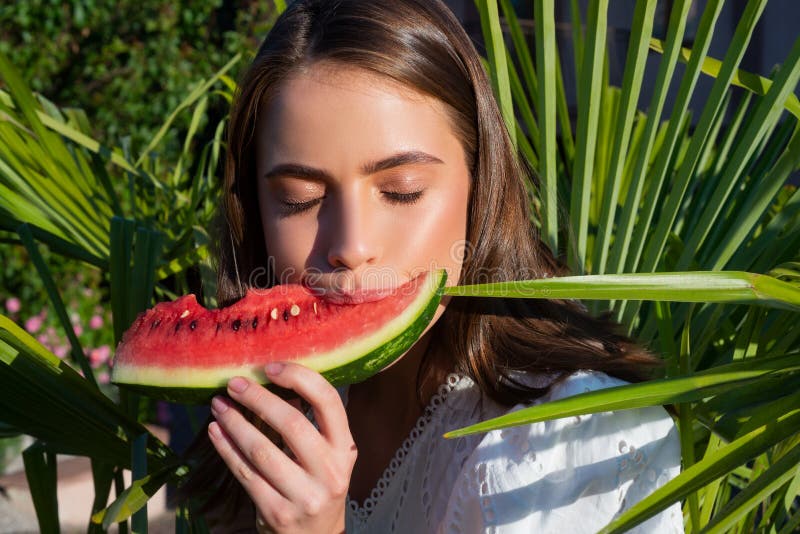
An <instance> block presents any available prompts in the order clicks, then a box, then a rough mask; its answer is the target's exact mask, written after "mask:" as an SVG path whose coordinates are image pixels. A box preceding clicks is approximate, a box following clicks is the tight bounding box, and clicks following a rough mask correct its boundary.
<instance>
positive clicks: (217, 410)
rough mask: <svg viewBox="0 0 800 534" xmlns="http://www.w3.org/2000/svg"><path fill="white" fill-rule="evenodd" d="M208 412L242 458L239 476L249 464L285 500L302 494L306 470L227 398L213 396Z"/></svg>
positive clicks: (308, 479)
mask: <svg viewBox="0 0 800 534" xmlns="http://www.w3.org/2000/svg"><path fill="white" fill-rule="evenodd" d="M211 413H212V414H213V415H214V417H215V418H216V420H217V423H218V426H219V427H220V428H221V429H222V431H223V432H222V434H221V435H222V436H223V437H227V438H228V442H229V443H230V445H231V446H233V447H235V448H236V449H237V450H238V453H239V454H238V456H239V457H240V458H241V459H242V460H243V461H242V462H238V463H237V464H236V469H240V470H242V473H241V474H242V476H244V475H245V474H248V471H247V469H248V468H249V469H250V470H251V471H255V473H256V474H257V475H258V476H259V477H261V478H263V480H265V481H266V482H267V483H268V484H270V485H271V486H272V487H274V488H275V489H276V490H277V491H278V492H279V493H280V494H281V495H282V496H283V497H285V498H286V499H288V500H289V501H297V500H298V499H299V498H302V497H303V496H304V494H305V492H306V491H307V489H308V487H309V486H308V485H309V484H310V483H311V479H310V477H309V475H308V473H306V472H305V471H304V470H303V469H302V468H301V467H300V466H299V465H297V463H296V462H294V461H293V460H292V459H290V458H289V457H288V456H286V454H285V453H284V452H283V451H281V450H280V449H279V448H278V447H277V446H276V445H275V444H274V443H272V441H270V440H269V439H267V437H266V436H264V434H262V433H261V432H260V431H259V430H258V429H257V428H255V427H254V426H253V425H252V424H251V423H250V422H249V421H247V419H245V418H244V416H243V415H242V414H241V413H240V412H239V410H237V409H236V408H234V407H233V405H232V403H231V402H230V401H229V400H227V399H223V398H222V397H214V399H213V400H212V401H211ZM312 429H313V427H312ZM209 432H210V430H209ZM315 432H316V430H315ZM231 470H232V471H233V468H231ZM234 472H236V471H234Z"/></svg>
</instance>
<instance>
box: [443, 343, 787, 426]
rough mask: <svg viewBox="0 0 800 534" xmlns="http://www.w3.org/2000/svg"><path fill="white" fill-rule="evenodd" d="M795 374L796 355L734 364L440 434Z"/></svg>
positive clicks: (652, 402)
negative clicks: (783, 374)
mask: <svg viewBox="0 0 800 534" xmlns="http://www.w3.org/2000/svg"><path fill="white" fill-rule="evenodd" d="M798 369H800V358H798V356H797V355H796V354H795V355H788V356H780V357H774V358H759V359H757V360H751V361H745V362H737V363H732V364H728V365H722V366H719V367H715V368H713V369H709V370H707V371H702V372H698V373H695V374H694V375H691V376H688V377H680V378H665V379H660V380H651V381H649V382H643V383H638V384H631V385H624V386H616V387H611V388H606V389H602V390H597V391H591V392H588V393H582V394H580V395H575V396H574V397H568V398H565V399H560V400H557V401H553V402H548V403H545V404H540V405H537V406H531V407H529V408H523V409H521V410H518V411H514V412H511V413H508V414H506V415H502V416H500V417H495V418H493V419H489V420H486V421H482V422H480V423H477V424H474V425H470V426H467V427H464V428H460V429H457V430H451V431H449V432H447V433H445V434H444V437H446V438H457V437H462V436H468V435H470V434H477V433H480V432H488V431H490V430H497V429H502V428H508V427H512V426H519V425H525V424H530V423H537V422H539V421H547V420H549V419H558V418H562V417H571V416H575V415H583V414H590V413H599V412H606V411H613V410H630V409H634V408H642V407H645V406H658V405H664V404H676V403H681V402H689V401H696V400H700V399H704V398H707V397H711V396H713V395H717V394H719V393H722V392H725V391H731V390H733V389H734V388H740V387H742V386H743V385H745V384H748V383H752V382H757V381H758V380H759V379H761V378H767V379H769V376H770V375H771V374H775V373H777V374H782V373H790V372H795V371H797V370H798Z"/></svg>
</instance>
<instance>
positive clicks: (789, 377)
mask: <svg viewBox="0 0 800 534" xmlns="http://www.w3.org/2000/svg"><path fill="white" fill-rule="evenodd" d="M723 3H724V2H723V1H722V0H710V1H708V2H706V3H705V9H704V10H703V13H702V16H701V18H700V21H699V26H698V28H697V31H696V37H695V40H694V44H693V46H692V48H691V49H687V48H682V46H681V45H682V42H683V39H684V31H685V28H686V24H687V20H688V15H689V12H690V8H691V7H692V6H691V2H690V0H677V1H675V2H672V3H671V16H670V20H669V24H668V26H667V29H666V38H665V39H664V40H663V41H661V40H658V39H655V38H653V36H652V31H653V19H654V12H655V9H656V1H655V0H639V1H638V2H637V3H636V8H635V11H634V13H633V21H632V24H631V36H630V42H629V44H628V52H627V59H626V62H625V70H624V76H623V80H622V84H621V87H613V86H612V85H610V84H609V82H608V74H607V65H608V56H607V52H606V32H607V24H606V18H607V11H608V4H609V2H608V0H592V1H590V2H589V3H588V11H587V13H586V20H585V21H583V20H582V13H581V12H580V10H579V5H578V4H579V3H578V2H577V1H576V0H572V1H571V2H570V4H569V5H570V14H571V17H572V24H571V28H572V37H573V39H572V44H573V48H574V57H573V58H568V59H565V56H564V55H563V54H560V53H559V50H558V49H557V42H556V31H555V28H556V26H555V17H554V2H553V0H537V1H536V2H534V20H535V27H534V39H533V47H530V46H529V44H528V42H527V41H526V39H525V36H524V34H523V30H522V27H521V25H520V23H519V21H518V19H517V18H516V16H515V14H514V11H513V10H512V6H511V2H510V1H509V0H500V1H499V6H498V3H496V2H491V1H486V0H481V1H479V2H477V4H478V6H479V8H480V10H481V20H482V29H483V33H484V38H485V41H486V50H487V56H488V62H487V67H488V69H489V71H490V73H491V75H492V81H493V84H494V88H495V91H496V96H497V98H498V100H499V102H500V107H501V109H502V111H503V114H504V117H505V119H506V123H507V125H508V128H509V131H510V132H511V133H512V134H513V135H514V139H515V142H516V143H517V146H518V147H519V150H520V153H521V154H523V155H524V157H525V158H526V160H527V161H528V163H529V164H530V165H531V167H532V168H533V169H534V170H535V171H536V175H537V177H538V180H537V183H536V184H535V185H536V186H537V187H536V188H534V203H535V205H536V207H537V208H538V214H539V218H538V219H537V220H536V223H537V224H538V225H539V226H540V229H541V232H542V235H543V236H544V238H545V239H546V240H547V242H548V243H549V244H550V246H551V247H552V249H553V250H555V251H560V252H563V253H564V254H565V255H566V257H567V263H568V265H569V266H570V268H571V269H572V270H573V272H576V273H578V274H584V273H586V274H589V276H587V277H580V276H578V277H574V278H572V279H570V280H566V279H565V280H542V281H536V282H532V283H530V284H499V285H496V286H494V287H481V288H478V287H476V288H456V289H453V290H452V292H453V294H481V295H485V294H494V295H498V296H501V295H510V296H514V295H523V294H525V293H527V294H529V295H531V296H536V297H542V296H544V297H547V296H550V297H556V296H569V297H574V298H585V299H593V300H592V302H591V304H590V305H591V307H592V309H593V311H595V312H597V311H600V310H601V309H604V308H605V309H610V310H611V311H612V312H613V314H614V316H615V318H616V319H618V320H620V321H621V322H622V324H623V325H626V326H627V327H628V328H629V331H630V333H632V334H634V335H636V336H637V337H638V338H639V339H640V340H641V341H643V342H646V343H648V344H650V346H651V347H653V348H654V349H655V350H657V351H658V352H660V353H661V354H662V355H663V356H664V357H665V358H666V360H667V373H666V377H665V378H664V379H661V380H657V381H652V382H648V383H644V384H639V385H633V386H625V387H621V388H614V389H612V390H606V391H602V392H595V393H589V394H586V395H581V396H579V397H575V398H572V399H568V400H564V401H560V402H558V403H550V404H548V405H543V406H537V407H533V408H530V409H529V410H523V411H520V412H517V413H515V414H513V415H511V416H508V417H505V418H501V419H498V420H494V421H488V422H483V423H480V424H478V425H475V426H474V427H471V428H470V429H462V430H458V431H456V432H453V433H452V434H451V435H452V436H457V435H463V434H465V433H468V432H477V431H486V430H489V429H492V428H501V427H503V426H509V425H516V424H523V423H526V422H532V421H540V420H544V419H551V418H557V417H566V416H569V415H576V414H583V413H592V412H598V411H605V410H615V409H627V408H634V407H637V406H645V405H657V404H674V405H675V408H676V410H677V413H678V425H679V430H680V435H681V444H682V457H683V458H682V461H683V472H682V474H681V475H680V476H679V477H677V478H676V479H674V480H673V481H671V482H669V483H667V484H666V485H665V486H664V487H662V488H660V489H659V490H658V491H657V492H655V493H654V494H653V495H651V496H650V497H648V498H646V499H644V500H643V501H642V502H640V503H639V504H637V505H635V506H633V507H632V508H631V509H630V510H629V511H628V512H627V513H625V514H623V515H621V516H620V517H618V518H617V519H615V521H614V522H613V523H612V524H611V525H608V526H607V527H606V529H605V531H608V532H612V531H622V530H625V529H627V528H630V527H632V526H634V525H636V524H638V523H640V522H641V521H643V520H645V519H646V518H648V517H650V516H652V515H653V514H655V513H657V512H658V511H659V510H662V509H664V508H666V507H667V506H669V505H670V504H672V503H674V502H675V501H677V500H683V501H684V503H685V504H684V513H685V517H686V520H687V521H686V523H687V525H686V530H687V532H696V531H701V530H702V531H704V532H706V531H708V532H720V531H725V530H733V531H736V532H751V531H762V530H763V531H770V532H778V531H780V532H789V531H791V530H793V529H796V528H797V526H798V525H799V524H800V510H798V501H797V495H798V492H800V470H798V465H800V432H798V431H799V430H800V426H798V423H799V422H800V419H798V418H799V417H800V413H799V412H798V408H797V407H798V406H800V405H798V397H797V393H796V392H797V380H798V376H797V370H798V365H800V329H798V328H797V326H796V322H797V319H798V316H797V312H798V310H800V308H799V307H798V304H800V301H798V296H800V261H798V260H800V210H799V208H800V191H798V188H797V187H796V186H793V185H791V184H790V182H789V177H790V175H791V173H792V172H793V171H796V170H797V169H798V166H800V123H798V118H800V102H798V99H797V97H796V96H795V90H796V87H797V82H798V78H799V77H800V37H799V38H797V39H796V40H795V42H794V46H793V47H792V49H791V50H790V51H789V52H788V54H787V56H786V59H785V61H784V62H783V64H782V65H780V66H779V68H778V69H776V71H775V72H774V74H773V76H772V77H771V78H769V79H767V78H763V77H760V76H757V75H754V74H752V73H747V72H744V71H742V70H739V69H738V67H739V63H740V61H741V59H742V57H743V56H744V54H745V51H746V49H747V46H748V43H749V41H750V38H751V36H752V34H753V31H754V28H755V27H756V24H757V22H758V19H759V16H760V15H761V14H762V12H763V11H764V8H765V7H766V4H767V1H766V0H750V1H749V2H747V5H746V7H745V9H744V11H743V12H742V13H741V17H740V20H739V23H738V25H737V27H736V30H735V33H734V35H733V38H732V40H731V42H730V43H729V44H728V48H727V52H726V54H725V57H724V58H722V59H721V60H717V59H715V58H711V57H709V56H708V55H707V52H708V49H709V44H710V42H711V39H712V37H713V34H714V29H715V24H716V21H717V17H718V16H719V14H720V11H721V9H722V7H723ZM500 12H502V14H503V16H504V21H505V27H506V30H507V31H506V33H507V34H508V36H509V37H510V41H511V43H512V46H510V47H507V46H506V45H505V41H504V37H505V35H504V32H503V27H502V26H501V20H500ZM584 24H585V30H583V28H584ZM532 49H533V50H534V52H532V51H531V50H532ZM648 54H650V55H653V54H659V56H660V61H659V62H658V66H657V73H656V74H655V76H656V82H655V84H654V88H653V93H652V96H651V97H650V101H649V104H648V107H647V111H646V112H642V111H640V110H638V109H637V107H636V106H637V102H638V101H639V99H640V96H641V93H642V80H643V76H644V71H645V64H646V60H647V57H648ZM533 57H535V60H534V59H533ZM679 61H682V62H684V63H686V67H685V70H684V73H683V76H682V77H681V78H680V85H679V88H678V94H677V97H676V99H675V103H674V105H673V107H672V110H671V111H670V112H669V114H667V113H666V111H665V109H664V104H665V100H666V94H667V91H668V89H669V88H670V85H671V84H672V82H673V78H675V76H674V73H675V67H676V64H677V63H678V62H679ZM567 69H574V72H575V74H576V79H577V85H578V87H577V121H576V122H577V123H576V125H575V127H574V128H573V124H572V122H571V120H570V116H569V113H568V111H567V105H566V101H567V97H566V92H565V90H564V82H563V76H562V74H563V73H564V72H565V71H566V70H567ZM701 74H705V75H708V76H712V77H713V78H714V84H713V87H712V89H711V93H710V95H709V97H708V99H707V100H706V101H705V102H703V103H702V107H700V108H699V109H695V110H691V109H690V107H689V104H690V101H691V97H692V95H693V92H694V89H695V87H696V83H697V80H698V78H699V76H700V75H701ZM675 81H676V82H677V79H676V80H675ZM734 86H738V87H739V88H743V90H744V91H745V96H744V98H742V99H741V101H740V103H739V104H738V105H736V106H732V104H731V102H732V100H733V99H732V98H731V95H732V93H733V92H734V91H736V90H740V89H737V88H735V87H734ZM728 107H733V118H732V119H731V120H730V121H729V122H727V123H726V120H725V117H726V111H727V108H728ZM693 112H694V113H696V114H697V115H698V118H697V120H696V123H694V125H693V126H692V124H693V123H692V121H691V115H692V113H693ZM560 198H564V199H568V202H569V207H570V208H569V219H568V220H561V219H559V212H558V206H559V203H558V200H559V199H560ZM572 235H574V239H572ZM689 270H691V271H697V272H693V273H684V274H678V275H667V276H663V275H658V274H656V275H653V274H649V273H658V272H665V271H689ZM700 271H702V272H707V274H704V275H702V277H701V278H697V276H699V275H700V274H699V272H700ZM741 271H749V272H750V273H763V274H746V273H743V272H741ZM623 273H637V274H623ZM657 284H663V285H662V288H661V291H660V292H659V291H658V290H656V287H655V285H657ZM762 284H767V285H772V284H775V286H773V287H774V290H775V291H774V292H773V291H772V290H771V289H769V290H766V291H764V290H765V289H766V288H765V287H764V286H763V285H762ZM644 286H649V287H651V288H652V290H650V291H647V292H645V291H643V289H644ZM729 291H731V292H730V293H729ZM738 291H743V292H744V293H749V295H750V297H751V300H750V302H746V301H747V299H744V302H743V303H738V304H737V303H734V300H735V299H734V296H733V292H738ZM756 295H760V297H758V298H759V299H760V298H762V297H765V296H766V295H770V297H768V299H770V298H774V299H775V300H772V302H767V301H764V300H760V301H759V300H756V298H755V297H756ZM720 298H721V299H722V300H725V301H727V302H730V303H731V305H726V306H722V305H719V304H716V303H714V302H715V301H717V300H718V299H720ZM644 300H652V301H653V302H647V303H643V301H644ZM674 301H678V302H680V303H679V304H670V302H674ZM754 304H755V305H754ZM734 495H735V497H733V498H731V497H732V496H734Z"/></svg>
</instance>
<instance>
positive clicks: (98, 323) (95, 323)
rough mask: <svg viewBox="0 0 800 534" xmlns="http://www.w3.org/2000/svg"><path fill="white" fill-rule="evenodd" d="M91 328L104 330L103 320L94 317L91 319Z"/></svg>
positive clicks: (97, 316) (96, 316)
mask: <svg viewBox="0 0 800 534" xmlns="http://www.w3.org/2000/svg"><path fill="white" fill-rule="evenodd" d="M89 328H91V329H92V330H99V329H100V328H103V318H102V317H100V316H99V315H92V318H91V319H89Z"/></svg>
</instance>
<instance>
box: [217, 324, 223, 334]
mask: <svg viewBox="0 0 800 534" xmlns="http://www.w3.org/2000/svg"><path fill="white" fill-rule="evenodd" d="M220 330H222V324H221V323H217V332H219V331H220Z"/></svg>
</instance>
